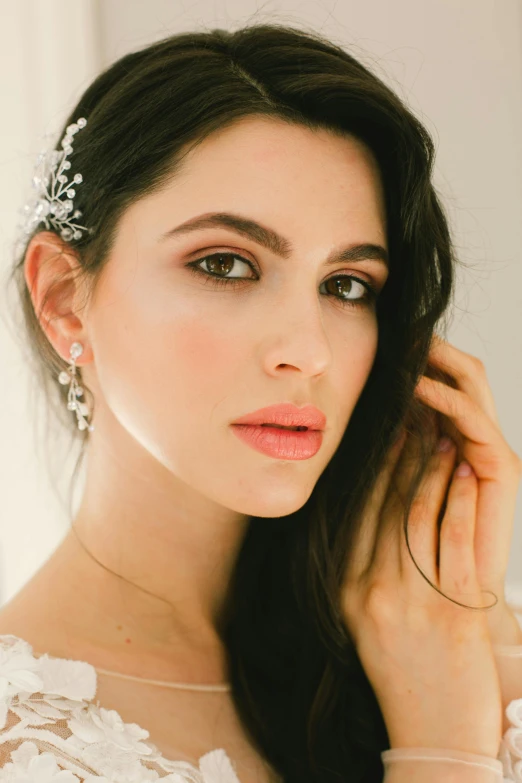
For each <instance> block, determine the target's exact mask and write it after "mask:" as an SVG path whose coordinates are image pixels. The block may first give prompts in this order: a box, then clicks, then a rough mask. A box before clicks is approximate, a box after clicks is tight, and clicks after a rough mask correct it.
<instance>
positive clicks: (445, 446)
mask: <svg viewBox="0 0 522 783" xmlns="http://www.w3.org/2000/svg"><path fill="white" fill-rule="evenodd" d="M452 446H453V441H452V440H451V438H448V437H444V438H441V439H440V440H439V445H438V446H437V451H450V450H451V447H452Z"/></svg>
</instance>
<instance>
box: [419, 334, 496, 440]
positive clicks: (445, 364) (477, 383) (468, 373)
mask: <svg viewBox="0 0 522 783" xmlns="http://www.w3.org/2000/svg"><path fill="white" fill-rule="evenodd" d="M428 361H429V363H430V364H433V365H434V366H435V367H439V368H440V369H441V370H444V372H447V373H448V374H449V375H451V376H453V378H454V379H455V381H456V382H457V386H458V388H459V389H460V391H463V392H465V393H466V394H467V395H469V397H471V399H472V400H474V402H476V403H477V405H478V406H479V407H480V408H482V410H483V411H484V413H485V414H486V415H487V416H489V418H490V419H492V421H494V422H495V424H496V425H497V426H498V427H500V423H499V420H498V414H497V409H496V407H495V400H494V397H493V392H492V391H491V388H490V386H489V383H488V380H487V377H486V373H485V368H484V365H483V363H482V362H481V361H480V360H479V359H477V358H476V357H475V356H471V355H470V354H469V353H466V352H465V351H461V350H460V349H459V348H457V347H456V346H455V345H452V344H451V343H449V342H447V340H443V339H442V338H441V337H439V336H438V335H437V334H434V335H433V342H432V346H431V348H430V355H429V360H428Z"/></svg>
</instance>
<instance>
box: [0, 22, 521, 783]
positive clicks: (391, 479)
mask: <svg viewBox="0 0 522 783" xmlns="http://www.w3.org/2000/svg"><path fill="white" fill-rule="evenodd" d="M60 140H61V142H60V143H57V145H56V150H57V151H58V153H59V154H57V155H56V156H55V159H53V160H52V161H51V165H50V167H49V168H48V169H47V171H46V172H44V178H45V176H47V177H48V179H49V181H48V182H47V185H46V183H45V181H44V180H43V181H42V182H40V187H41V188H42V190H41V193H40V196H41V198H40V200H39V202H38V203H37V204H36V205H32V206H31V207H29V208H28V210H27V215H26V217H27V221H26V224H25V226H24V235H23V237H24V242H23V247H22V249H21V252H20V253H19V255H18V256H17V259H16V265H15V268H14V270H13V280H14V281H15V282H16V284H17V287H18V290H19V292H20V295H21V301H22V305H23V314H24V318H25V321H24V323H25V325H26V326H27V329H28V335H29V344H30V345H31V348H32V349H33V350H34V356H35V358H36V363H37V364H36V366H37V368H38V370H39V371H40V378H41V380H42V381H43V384H44V386H45V388H47V389H48V392H49V401H50V402H52V401H53V400H54V401H55V402H56V403H57V405H56V409H57V411H58V412H59V413H60V414H63V415H64V423H65V424H66V425H67V426H71V427H72V429H73V432H74V435H75V436H79V437H80V438H81V440H82V447H83V448H82V453H81V456H85V457H86V483H85V486H84V489H83V493H82V497H81V502H80V504H79V507H78V510H77V511H76V512H75V514H74V518H73V520H72V524H71V530H70V531H69V533H68V534H67V535H66V536H65V538H64V540H63V542H62V543H61V544H60V545H59V546H58V548H57V549H56V551H55V552H54V553H53V554H52V556H51V557H50V558H49V560H48V561H47V562H46V563H45V564H44V565H43V566H42V568H41V569H40V570H39V571H38V573H37V574H36V575H35V576H34V577H33V578H32V579H31V580H30V581H29V583H28V584H27V585H25V586H24V588H23V589H22V590H21V591H20V592H19V593H18V595H17V596H15V597H14V598H13V600H12V601H10V602H9V604H8V605H7V606H5V607H3V609H2V611H1V612H0V633H1V634H2V635H3V636H2V641H3V644H2V651H1V653H2V656H3V658H2V660H3V662H4V674H3V676H4V681H5V695H4V713H5V726H4V729H3V731H2V734H1V735H0V736H1V737H2V739H3V745H2V746H1V747H2V748H3V757H2V763H3V767H2V770H1V771H3V772H4V774H5V775H11V777H9V780H11V779H17V778H15V777H14V776H15V775H16V774H19V775H20V776H23V775H26V777H25V778H23V779H24V780H25V779H31V780H33V779H34V780H37V779H38V775H41V779H42V780H43V776H44V774H46V775H47V776H48V777H46V778H45V780H54V777H52V776H53V775H55V776H56V780H60V781H62V780H66V781H76V780H78V779H79V780H85V781H91V783H93V781H94V780H96V781H98V780H100V779H102V780H103V779H106V780H111V781H134V780H136V781H141V780H154V779H156V778H158V777H160V778H165V779H167V780H172V781H174V780H176V781H179V780H180V779H182V780H206V781H211V780H212V781H214V780H224V781H232V780H236V779H239V780H240V781H242V783H251V782H252V781H271V780H285V781H300V782H301V783H302V781H312V780H313V781H320V782H321V783H323V782H324V783H326V781H330V780H332V781H333V780H350V781H351V782H352V781H353V783H359V781H360V783H362V781H381V780H383V777H384V776H385V780H386V783H392V781H393V782H394V783H395V781H397V783H402V782H403V781H406V780H410V779H411V780H413V778H411V777H410V776H411V775H412V774H413V775H418V776H420V777H417V778H416V779H419V780H420V779H421V778H422V780H423V781H425V782H427V781H442V780H444V781H449V780H450V779H451V780H457V779H458V780H459V781H470V783H471V781H473V783H482V782H483V781H488V782H489V781H491V780H499V779H501V774H502V763H501V761H500V760H498V759H497V751H498V747H499V742H500V740H501V734H502V728H503V727H502V717H503V716H502V710H503V708H504V707H506V706H507V705H509V706H510V707H511V703H513V704H514V705H515V706H517V704H518V702H517V701H516V699H517V697H518V696H520V695H522V683H520V678H519V679H518V680H517V677H518V671H517V672H515V673H513V670H512V668H511V669H509V666H511V667H513V660H515V659H513V658H510V659H508V658H507V657H505V658H503V657H502V656H496V657H494V650H493V646H492V644H496V645H507V646H509V648H510V651H511V652H517V651H520V648H518V647H517V646H518V645H520V644H522V636H521V632H520V628H519V625H518V622H517V619H516V617H515V615H514V614H513V612H512V609H511V608H509V607H508V606H507V604H506V603H505V602H504V597H503V578H504V576H505V566H506V565H507V556H508V552H509V533H510V530H511V528H510V527H509V524H508V522H511V523H512V517H513V511H514V498H515V495H516V489H517V485H518V480H519V477H520V460H519V458H518V456H517V455H516V454H514V452H512V451H511V449H510V448H509V446H508V445H507V444H506V442H505V440H504V439H503V438H502V436H501V434H500V431H499V428H498V426H497V425H496V424H495V423H494V410H493V408H492V403H491V400H490V399H489V398H488V397H487V393H486V392H485V391H484V389H485V388H486V386H485V384H486V382H485V380H484V381H483V383H482V385H480V384H478V383H477V377H478V376H477V373H476V372H474V373H473V374H470V372H469V368H470V367H471V363H470V359H471V357H466V355H465V354H462V353H461V352H459V351H457V350H456V349H454V348H452V347H451V346H448V345H447V344H445V343H443V342H441V341H439V342H438V343H435V345H433V338H434V328H435V326H436V324H437V323H438V322H439V320H440V319H441V318H442V316H443V315H444V314H445V312H446V310H447V308H448V304H449V302H450V299H451V294H452V291H453V284H454V274H455V264H456V259H455V255H454V250H453V246H452V244H451V239H450V235H449V231H448V225H447V222H446V218H445V216H444V213H443V210H442V208H441V205H440V203H439V201H438V199H437V196H436V194H435V191H434V189H433V186H432V184H431V181H430V175H431V170H432V166H433V156H434V150H433V144H432V141H431V139H430V137H429V135H428V133H427V132H426V130H425V129H424V127H423V126H422V125H421V124H420V123H419V121H418V120H417V119H416V118H415V117H414V116H413V115H412V114H411V113H410V112H409V110H408V109H407V108H406V107H405V106H404V104H403V103H402V102H401V101H400V99H399V98H398V97H397V96H396V95H395V94H394V93H393V92H392V91H390V90H389V89H388V88H387V87H386V86H385V85H384V84H383V83H382V82H381V81H380V80H379V79H377V78H376V77H375V76H374V75H373V74H372V73H370V72H369V71H368V70H367V69H366V68H365V67H364V66H363V65H362V64H361V63H359V62H358V61H357V60H355V59H354V58H353V57H352V56H351V55H350V54H348V53H347V52H345V51H343V50H342V49H341V48H339V47H337V46H335V45H334V44H332V43H330V42H328V41H326V40H324V39H322V38H320V37H319V36H318V35H316V34H313V33H307V32H304V31H299V30H294V29H291V28H287V27H283V26H278V25H258V26H251V27H247V28H244V29H242V30H238V31H237V32H233V33H232V32H226V31H223V30H214V31H211V32H193V33H185V34H181V35H175V36H171V37H169V38H166V39H165V40H163V41H160V42H158V43H155V44H153V45H151V46H148V47H146V48H144V49H142V50H141V51H138V52H134V53H131V54H128V55H126V56H124V57H122V58H121V59H120V60H119V61H117V62H116V63H114V64H113V65H112V66H111V67H110V68H108V69H107V70H106V71H105V72H104V73H102V74H100V75H99V76H98V78H97V79H96V80H95V81H94V82H93V84H91V85H90V86H89V87H88V89H87V90H86V91H85V93H84V95H83V96H82V97H81V99H80V100H79V102H78V104H77V105H76V107H75V108H74V111H73V112H72V113H71V115H70V117H69V118H68V120H67V122H66V124H65V126H64V128H63V130H62V133H61V135H60ZM64 161H65V165H63V164H64ZM67 163H70V166H68V165H66V164H67ZM53 166H54V168H53ZM58 177H62V178H63V177H66V179H65V180H64V179H61V180H60V179H58ZM51 180H52V181H53V182H55V184H56V185H57V188H59V189H55V190H54V191H52V192H49V188H51V184H50V183H51ZM72 184H74V187H72V188H71V187H70V186H71V185H72ZM47 186H48V189H47V190H45V188H46V187H47ZM45 193H47V196H46V195H45ZM58 193H60V194H61V195H59V196H57V194H58ZM58 202H59V203H58ZM53 203H54V206H53ZM53 210H54V211H53ZM51 216H53V217H51ZM444 348H445V350H443V349H444ZM428 362H429V366H428ZM473 367H475V365H473ZM424 372H426V378H425V380H424V381H423V383H424V385H422V384H421V385H420V386H418V382H419V380H420V379H421V377H422V375H423V373H424ZM437 379H438V380H437ZM482 380H483V379H482V377H481V381H482ZM430 381H431V385H430ZM443 381H444V383H443ZM459 384H460V386H459ZM477 388H478V389H479V392H477ZM441 389H444V390H445V391H446V392H448V393H451V394H452V395H453V396H451V394H450V396H446V397H444V395H443V394H442V393H441ZM459 390H460V394H461V396H460V397H458V396H457V392H459ZM474 396H475V399H472V398H473V397H474ZM82 398H83V399H82ZM457 402H458V406H457ZM481 403H482V404H481ZM471 405H474V406H475V407H474V408H473V411H474V412H476V413H477V415H476V416H475V417H472V418H473V421H474V425H473V427H474V429H473V427H472V426H471V424H470V423H469V418H470V417H469V415H468V416H466V415H465V414H466V413H468V414H469V411H470V407H469V406H471ZM272 406H276V407H275V408H274V407H272ZM466 406H467V407H466ZM488 406H489V408H488ZM266 408H269V410H265V409H266ZM479 412H480V415H479ZM252 414H256V415H254V416H252ZM245 419H246V421H247V423H245V422H244V420H245ZM466 421H468V423H466ZM241 422H243V423H241ZM303 427H305V428H306V430H302V429H301V431H295V432H292V433H289V432H287V429H288V428H296V429H297V428H303ZM401 431H404V432H407V433H408V437H407V438H406V439H404V437H403V439H402V441H401V440H400V439H399V441H398V446H397V445H395V446H392V443H393V441H394V440H395V439H396V438H397V436H398V435H399V436H400V433H401ZM443 434H447V435H450V436H451V438H452V440H453V442H454V443H455V446H454V447H453V448H450V450H449V451H446V452H444V451H442V452H437V451H436V444H437V441H438V438H439V436H440V435H443ZM404 440H406V442H405V443H404ZM477 441H478V442H479V445H477ZM464 457H465V458H466V460H468V461H469V462H471V463H472V466H473V468H474V470H475V472H472V473H471V474H468V475H467V476H463V477H461V478H460V479H459V478H453V472H454V468H456V467H457V464H459V463H460V462H461V460H462V459H463V458H464ZM493 464H495V466H496V467H495V470H496V471H497V472H496V474H495V476H488V477H487V478H489V483H488V487H489V492H490V495H489V500H490V503H493V500H494V502H495V508H496V510H497V512H498V516H500V510H501V509H502V512H503V519H505V523H504V525H502V526H501V525H500V523H498V519H497V524H498V528H497V529H496V534H497V535H496V538H495V541H497V540H498V542H499V543H498V545H497V546H492V545H491V536H490V538H489V547H488V548H487V551H486V547H483V548H482V550H483V551H482V550H480V551H478V552H477V553H476V558H475V555H473V554H472V552H473V546H472V544H473V535H474V530H475V528H477V530H478V526H479V521H480V515H479V511H480V504H479V502H478V499H479V497H480V493H479V490H480V489H481V486H482V485H481V482H480V479H481V478H482V477H483V475H484V473H485V472H487V471H488V470H490V469H491V465H493ZM483 483H484V484H485V483H486V482H485V481H484V482H483ZM494 493H496V494H494ZM501 504H502V506H501ZM419 508H420V509H421V513H419ZM459 509H460V512H459ZM410 511H411V513H410ZM458 512H459V513H458ZM483 515H484V512H483ZM408 516H409V528H407V527H406V525H404V524H403V523H404V522H405V520H407V519H408ZM456 517H458V518H459V519H461V520H464V523H463V527H462V528H458V526H455V525H454V519H455V518H456ZM384 522H386V525H385V524H384ZM426 527H428V528H429V530H428V531H427V532H428V536H427V537H426V535H425V534H426ZM439 527H440V542H441V543H440V552H439V545H438V539H439V530H438V529H439ZM423 530H424V538H423V537H422V533H423ZM463 530H464V531H465V535H462V532H463ZM459 531H460V534H459ZM444 534H446V535H444ZM406 535H408V540H409V544H410V546H411V550H410V551H408V550H407V549H406V546H407V544H406V541H407V539H406ZM459 535H460V537H459ZM482 536H483V538H485V536H486V533H485V532H484V531H482ZM390 541H391V542H392V544H393V546H390ZM423 541H424V542H426V541H431V544H430V545H429V546H427V545H426V543H424V544H423V545H422V546H415V542H417V544H419V543H420V544H422V542H423ZM443 542H446V543H445V546H443ZM493 550H494V551H493ZM481 552H482V558H480V557H479V555H480V554H481ZM397 555H400V559H398V558H397ZM493 555H494V558H493ZM439 559H440V562H438V561H439ZM436 561H437V562H436ZM415 563H418V565H419V568H417V567H416V566H415ZM439 572H440V573H439ZM423 575H424V576H423ZM443 575H444V579H443V578H442V576H443ZM437 585H438V586H437ZM439 588H440V589H439ZM452 593H453V597H452ZM484 593H485V594H486V595H485V596H484V595H483V594H484ZM419 599H420V600H419ZM411 606H415V607H417V608H416V609H415V612H412V611H408V612H406V607H411ZM477 607H480V608H481V609H482V610H479V611H477ZM490 607H492V609H490ZM485 609H487V610H488V611H487V612H486V611H485ZM413 617H414V618H415V619H413ZM516 660H517V662H518V665H519V666H520V660H521V659H520V658H519V659H516ZM13 672H16V676H15V675H13ZM517 682H518V683H519V686H518V689H517ZM441 684H442V685H444V686H447V687H441ZM503 700H504V701H503ZM506 700H507V704H506ZM24 721H25V723H24ZM509 725H510V724H509ZM506 728H507V727H506ZM149 738H150V739H149ZM153 746H154V747H153ZM390 748H391V749H392V752H391V753H390V752H389V749H390ZM418 748H428V752H423V753H419V751H418V750H417V749H418ZM400 749H403V750H404V749H405V750H404V754H403V756H402V757H400V756H399V754H398V751H399V750H400ZM387 750H388V755H381V754H383V753H385V751H387ZM408 751H409V754H410V755H409V757H408ZM430 751H431V754H430ZM45 754H49V755H45ZM394 754H395V755H394ZM430 755H431V757H430ZM510 758H511V757H509V756H508V754H507V752H506V754H505V757H504V763H505V765H506V766H504V770H506V769H507V764H508V762H510ZM383 762H384V763H386V767H385V764H384V763H383ZM44 767H45V770H44ZM60 770H61V772H60ZM59 774H61V775H62V777H59ZM236 776H237V777H236ZM0 779H1V778H0ZM20 779H22V777H20Z"/></svg>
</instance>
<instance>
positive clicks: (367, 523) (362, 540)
mask: <svg viewBox="0 0 522 783" xmlns="http://www.w3.org/2000/svg"><path fill="white" fill-rule="evenodd" d="M405 440H406V433H405V432H404V430H403V431H402V433H401V435H400V437H399V439H398V440H397V441H396V442H395V443H394V444H393V445H392V446H391V447H390V449H389V450H388V452H387V454H386V457H385V462H384V465H383V468H382V470H381V472H380V473H379V475H378V476H377V478H376V480H375V484H374V487H373V490H372V491H371V493H370V495H369V497H368V500H367V502H366V504H365V507H364V510H363V514H362V519H363V523H362V525H361V529H360V531H359V532H358V536H357V540H356V542H355V545H354V546H353V548H352V552H351V555H350V563H349V568H350V576H349V579H350V581H351V580H353V581H354V582H357V581H358V580H359V579H360V578H361V576H363V575H364V574H365V573H366V572H367V569H368V567H369V565H370V563H371V562H372V559H373V555H374V552H375V546H376V538H377V536H378V529H379V519H380V514H381V509H382V506H383V503H384V499H385V497H386V494H387V492H388V488H389V484H390V478H391V476H392V474H393V472H394V470H395V467H396V464H397V460H398V459H399V456H400V453H401V450H402V448H403V445H404V442H405Z"/></svg>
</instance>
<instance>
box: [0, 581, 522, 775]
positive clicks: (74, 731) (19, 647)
mask: <svg viewBox="0 0 522 783" xmlns="http://www.w3.org/2000/svg"><path fill="white" fill-rule="evenodd" d="M506 600H507V601H508V603H510V606H511V607H512V608H513V609H514V610H515V611H516V612H517V618H518V619H519V622H520V624H521V626H522V585H521V586H517V587H516V588H511V589H510V588H509V585H506ZM515 649H516V650H518V656H517V658H516V661H517V665H520V670H521V678H520V693H521V696H522V649H521V648H515ZM96 690H97V673H96V669H95V668H94V667H93V666H92V665H91V664H89V663H87V662H84V661H74V660H68V659H66V658H55V657H50V656H48V655H41V656H39V657H36V656H35V655H34V654H33V648H32V647H31V645H30V644H29V643H28V642H26V641H24V640H23V639H20V638H19V637H17V636H12V635H3V636H2V635H0V782H2V783H3V782H5V781H9V783H78V781H82V783H144V781H149V780H158V779H161V780H162V781H163V783H240V780H239V778H238V776H237V774H236V771H235V767H234V764H233V763H232V761H231V759H230V758H229V756H228V755H227V753H226V752H225V750H224V749H223V748H217V749H215V750H212V751H210V752H208V753H206V754H204V755H203V756H201V758H200V759H199V766H195V765H194V764H191V763H189V762H187V761H174V760H170V759H167V758H165V757H164V756H163V755H162V754H161V753H160V752H159V751H158V749H157V748H156V746H155V745H154V744H152V743H151V742H148V741H147V740H148V737H149V732H148V731H147V730H146V729H143V728H141V727H140V726H138V725H137V724H136V723H124V722H123V720H122V719H121V717H120V715H119V714H118V712H116V711H115V710H107V709H105V708H104V707H103V706H101V705H100V704H99V702H97V701H96V702H95V701H94V699H95V696H96ZM506 716H507V718H508V719H509V721H510V723H511V727H510V728H509V729H508V731H507V732H506V733H505V734H504V737H503V739H502V743H501V748H500V753H499V756H498V758H499V760H500V761H501V762H502V766H503V770H504V782H505V783H506V782H507V783H512V781H514V782H515V783H522V698H520V699H516V700H514V701H512V702H510V704H509V705H508V707H507V709H506ZM429 763H430V764H431V763H433V764H437V763H438V762H437V759H433V761H430V762H429Z"/></svg>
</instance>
